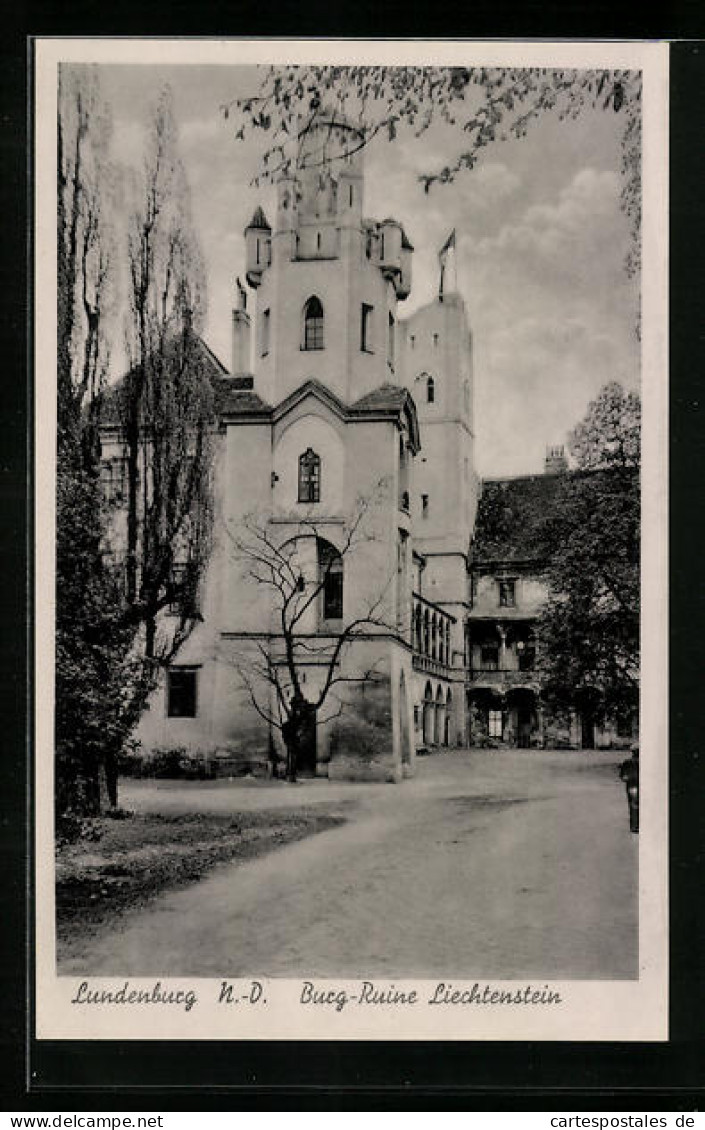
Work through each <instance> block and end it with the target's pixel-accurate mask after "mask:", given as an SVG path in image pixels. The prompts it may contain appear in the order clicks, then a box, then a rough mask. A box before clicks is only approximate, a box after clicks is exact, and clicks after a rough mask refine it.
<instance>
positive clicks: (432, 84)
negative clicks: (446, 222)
mask: <svg viewBox="0 0 705 1130" xmlns="http://www.w3.org/2000/svg"><path fill="white" fill-rule="evenodd" d="M260 74H261V78H260V82H259V86H258V87H257V89H256V90H253V92H252V94H251V95H249V96H247V97H244V98H240V99H237V100H234V101H232V102H230V103H228V104H226V105H224V106H223V107H222V112H223V114H224V116H225V117H226V118H228V117H230V116H231V115H232V117H233V119H234V121H235V136H236V138H239V139H242V138H245V137H246V136H247V135H248V134H251V133H253V132H256V131H261V132H263V133H264V134H267V135H268V138H269V145H268V148H267V149H266V151H265V153H264V156H263V172H262V174H261V177H259V178H257V180H258V181H259V180H262V179H265V180H272V179H275V178H276V177H277V176H279V175H282V174H289V175H291V174H292V173H293V172H295V171H296V169H297V168H299V167H300V165H301V161H302V154H303V153H304V152H305V139H306V134H307V133H308V131H309V130H310V128H311V126H312V125H313V124H314V122H315V121H316V119H317V118H318V117H319V115H321V114H322V113H324V112H325V113H326V114H328V113H330V111H331V110H332V111H334V113H335V114H336V116H337V117H338V119H340V118H341V117H343V116H344V117H345V119H346V120H348V121H350V122H352V123H354V125H355V130H356V132H355V134H354V135H352V136H351V141H350V142H349V143H348V144H347V148H346V150H345V151H341V150H340V147H339V143H337V142H336V139H335V138H334V135H333V133H331V144H330V146H329V147H328V150H327V152H326V154H325V156H324V158H323V159H324V160H326V161H335V160H337V159H340V158H342V157H345V156H347V155H348V154H349V153H351V152H353V151H354V150H356V149H360V148H362V147H363V146H365V145H368V144H369V143H370V142H371V141H372V140H373V138H375V137H376V136H378V135H381V136H382V137H386V138H387V139H388V140H389V141H394V140H395V138H396V137H397V135H398V134H399V133H400V132H401V131H410V132H412V133H413V135H414V136H415V137H422V136H423V134H424V133H425V132H426V131H427V130H428V129H429V127H430V126H431V125H432V124H433V123H436V122H440V123H444V124H446V125H448V126H455V127H458V129H459V132H460V134H461V136H462V143H461V144H460V146H459V149H460V151H459V152H458V153H456V154H455V155H454V157H453V158H452V159H451V160H450V161H449V162H448V163H447V164H445V165H443V166H442V167H441V168H436V169H429V170H428V171H425V172H423V173H422V174H421V176H420V178H419V179H420V180H421V182H422V183H423V185H424V188H425V190H426V191H427V192H428V191H429V190H430V188H431V187H432V186H434V185H437V184H447V183H449V182H451V181H453V180H454V179H455V177H456V176H457V175H458V173H460V172H463V171H466V170H470V169H472V168H474V166H475V165H476V164H477V162H478V159H479V157H480V156H481V154H482V152H483V150H484V149H486V148H487V147H488V146H490V145H492V144H494V143H495V142H497V141H502V140H506V139H507V138H524V137H526V136H527V134H528V132H529V131H530V129H531V127H532V126H533V124H534V123H535V122H536V121H537V120H539V119H540V118H541V117H542V116H543V115H545V114H546V113H551V114H554V115H556V116H557V117H558V118H559V119H561V120H565V119H574V118H576V117H577V116H578V115H579V114H582V113H584V112H587V111H590V110H592V111H597V110H602V111H613V112H614V113H616V114H619V115H620V117H621V120H622V122H623V127H622V143H621V144H622V173H623V187H622V198H621V199H622V207H623V210H624V212H625V213H626V215H627V216H628V217H629V220H630V223H631V228H632V236H633V239H632V247H631V250H630V252H629V258H628V262H627V269H628V270H629V272H630V273H633V272H634V271H635V270H636V269H637V267H638V263H639V239H640V229H641V117H640V115H641V89H642V87H641V75H640V73H639V72H637V71H627V70H605V69H601V70H557V69H556V70H546V69H542V68H537V67H528V68H526V67H525V68H501V69H500V68H487V67H385V66H353V67H340V66H307V67H294V66H289V67H277V66H274V67H268V68H263V69H262V71H261V72H260ZM319 159H320V158H319Z"/></svg>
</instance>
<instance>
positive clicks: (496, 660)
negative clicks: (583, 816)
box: [467, 446, 638, 749]
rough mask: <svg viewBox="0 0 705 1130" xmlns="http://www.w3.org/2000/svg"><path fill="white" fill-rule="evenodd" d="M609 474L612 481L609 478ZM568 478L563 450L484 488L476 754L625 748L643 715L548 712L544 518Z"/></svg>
mask: <svg viewBox="0 0 705 1130" xmlns="http://www.w3.org/2000/svg"><path fill="white" fill-rule="evenodd" d="M602 474H608V472H602ZM566 476H570V477H571V482H570V486H571V487H572V488H573V489H574V490H580V488H581V482H584V481H585V476H584V475H583V476H581V474H580V473H579V472H571V471H569V469H568V461H567V458H566V455H565V450H564V448H563V447H562V446H552V447H549V448H548V449H547V451H546V459H545V464H544V473H543V474H542V475H540V474H539V475H521V476H516V477H514V478H509V479H486V480H484V481H483V483H482V489H481V494H480V501H479V505H478V510H477V516H476V521H475V527H474V530H473V540H472V549H471V566H470V575H471V583H470V610H469V612H468V616H467V628H468V683H467V702H468V711H469V724H470V740H471V742H472V743H473V744H475V745H490V746H497V747H501V746H509V747H519V748H524V749H530V748H544V747H548V748H573V749H580V748H582V749H594V748H600V747H605V748H606V747H617V748H620V747H627V746H629V745H630V743H631V742H632V740H633V739H634V738H635V737H636V736H637V729H638V718H637V712H636V710H632V711H625V712H623V713H622V715H621V716H620V717H619V718H607V717H605V716H604V714H602V713H601V712H600V711H599V710H598V709H596V705H597V704H596V702H595V701H591V700H590V696H585V695H580V694H577V693H576V694H575V696H574V702H573V706H572V708H570V709H567V710H565V711H564V712H562V714H561V713H557V712H555V711H550V710H549V709H548V708H547V705H546V703H545V701H544V698H545V696H542V685H541V671H540V663H539V662H538V659H539V647H540V644H539V641H538V633H537V625H538V620H539V617H540V615H541V612H542V609H543V607H544V605H545V602H546V600H547V598H548V595H549V593H548V586H547V583H546V575H545V574H546V567H547V565H548V562H549V558H550V554H551V541H550V538H547V535H546V518H547V516H549V515H550V514H551V513H552V512H553V510H554V509H555V508H556V505H558V506H560V498H561V492H562V490H563V487H564V485H565V479H566Z"/></svg>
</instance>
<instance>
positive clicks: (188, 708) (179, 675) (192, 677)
mask: <svg viewBox="0 0 705 1130" xmlns="http://www.w3.org/2000/svg"><path fill="white" fill-rule="evenodd" d="M197 674H198V672H197V671H195V670H194V669H193V668H189V667H172V668H171V670H170V671H168V672H167V714H168V716H169V718H195V717H196V678H197Z"/></svg>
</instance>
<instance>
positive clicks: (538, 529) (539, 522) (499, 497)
mask: <svg viewBox="0 0 705 1130" xmlns="http://www.w3.org/2000/svg"><path fill="white" fill-rule="evenodd" d="M564 479H565V476H564V475H525V476H522V477H521V478H516V479H487V480H485V482H484V483H483V486H482V495H481V497H480V501H479V504H478V508H477V520H476V523H475V536H474V539H473V544H472V560H473V562H474V563H475V564H483V563H490V562H497V561H506V562H518V561H538V560H541V559H542V558H544V557H545V555H546V536H547V530H546V518H547V516H548V515H549V514H550V512H551V510H552V508H553V505H554V503H555V502H556V499H557V497H558V493H559V492H560V491H561V490H562V487H563V482H564Z"/></svg>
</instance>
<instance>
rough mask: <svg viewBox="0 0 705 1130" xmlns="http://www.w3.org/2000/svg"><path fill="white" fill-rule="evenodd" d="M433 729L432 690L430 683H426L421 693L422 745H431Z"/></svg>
mask: <svg viewBox="0 0 705 1130" xmlns="http://www.w3.org/2000/svg"><path fill="white" fill-rule="evenodd" d="M433 729H434V707H433V688H432V687H431V684H430V683H426V686H425V688H424V692H423V744H424V745H425V746H429V745H432V744H433Z"/></svg>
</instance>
